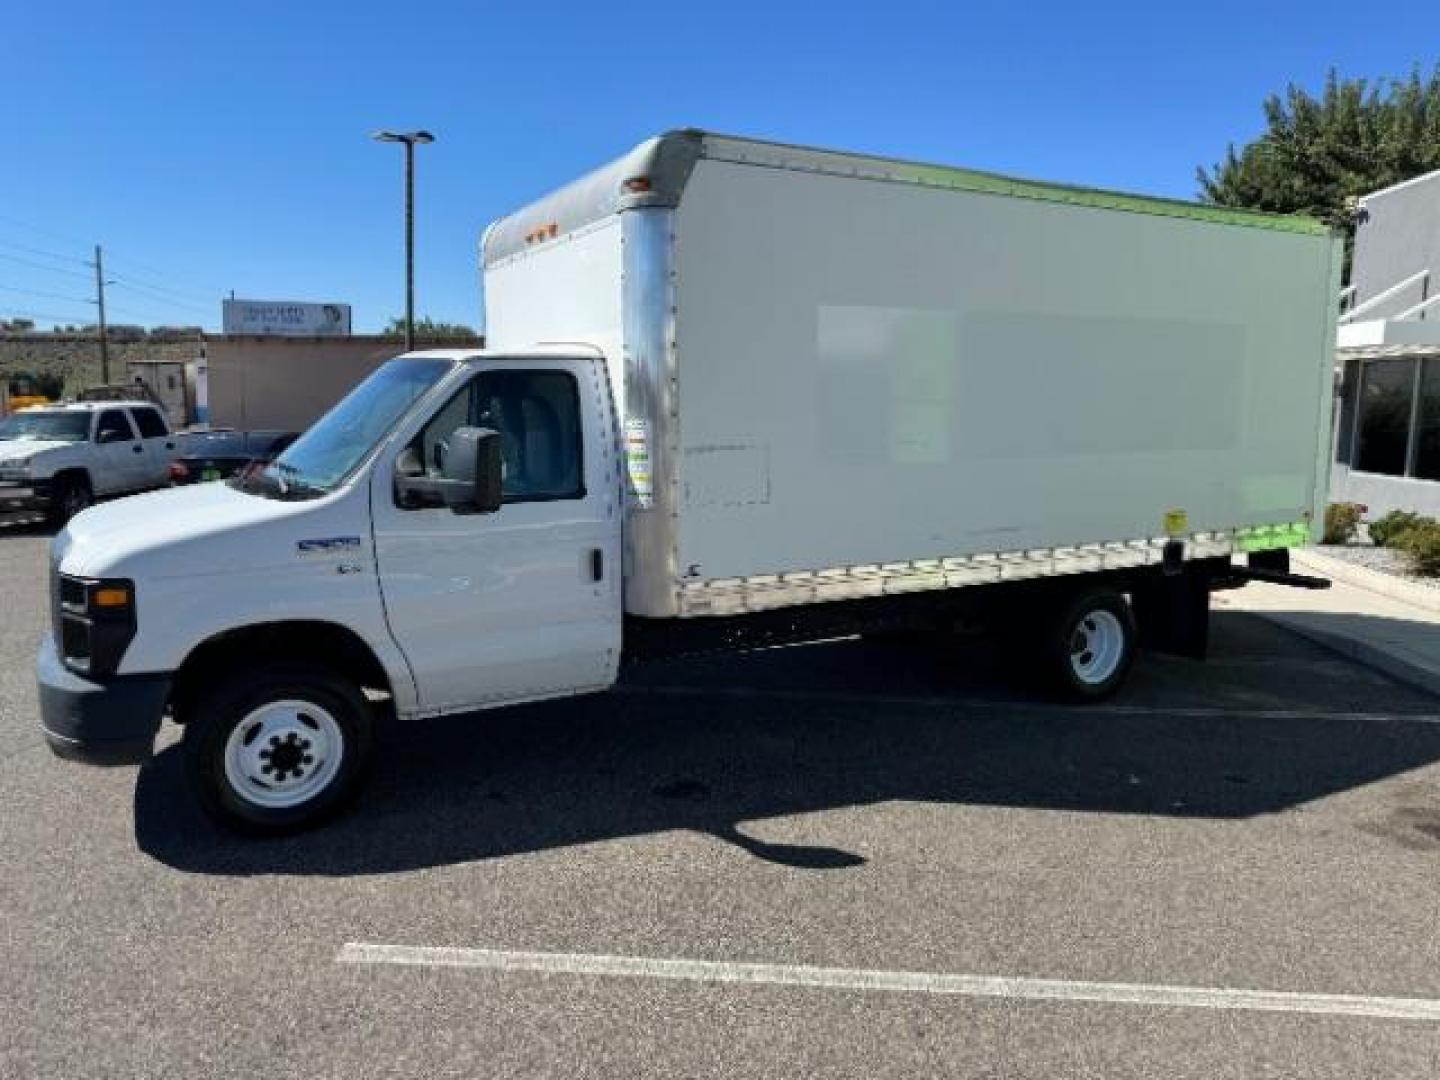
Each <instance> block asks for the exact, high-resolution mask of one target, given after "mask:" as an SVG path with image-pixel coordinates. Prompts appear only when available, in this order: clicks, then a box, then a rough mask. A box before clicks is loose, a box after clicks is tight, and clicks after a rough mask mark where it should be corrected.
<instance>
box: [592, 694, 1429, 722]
mask: <svg viewBox="0 0 1440 1080" xmlns="http://www.w3.org/2000/svg"><path fill="white" fill-rule="evenodd" d="M611 692H612V693H616V694H624V695H627V696H630V697H708V698H730V699H738V700H747V701H748V700H774V701H795V702H809V703H812V704H816V705H884V706H898V707H905V706H910V707H914V708H923V709H963V710H965V711H970V712H974V711H980V710H994V709H1015V708H1023V709H1024V710H1025V711H1026V712H1032V713H1044V712H1052V713H1064V714H1066V715H1070V716H1086V715H1104V714H1110V715H1112V716H1173V717H1177V718H1184V719H1194V720H1204V719H1212V718H1220V717H1232V718H1233V717H1242V716H1243V717H1245V718H1247V719H1251V720H1345V721H1350V722H1352V723H1367V724H1374V723H1406V724H1440V713H1403V712H1402V713H1376V712H1331V711H1327V710H1324V709H1250V708H1246V707H1245V706H1243V705H1237V706H1235V707H1233V708H1220V707H1216V706H1208V705H1188V706H1187V705H1114V704H1106V703H1104V702H1100V703H1096V704H1093V705H1052V704H1050V703H1048V702H1043V701H1000V700H995V701H985V700H981V699H976V698H964V697H937V696H933V695H906V694H866V693H863V692H861V693H834V692H829V691H818V692H817V691H811V690H780V689H775V690H770V689H764V688H759V687H748V686H678V685H657V686H618V687H615V688H614V690H612V691H611Z"/></svg>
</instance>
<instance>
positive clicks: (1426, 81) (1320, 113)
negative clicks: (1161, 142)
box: [1196, 65, 1440, 238]
mask: <svg viewBox="0 0 1440 1080" xmlns="http://www.w3.org/2000/svg"><path fill="white" fill-rule="evenodd" d="M1264 110H1265V133H1264V134H1263V135H1261V136H1260V137H1259V138H1257V139H1255V140H1254V141H1253V142H1250V143H1247V144H1246V145H1245V146H1243V147H1241V148H1239V149H1236V147H1235V145H1234V144H1233V143H1232V144H1231V146H1230V147H1229V149H1228V150H1227V151H1226V154H1225V158H1224V160H1223V161H1221V162H1219V163H1218V164H1217V165H1215V166H1214V167H1213V168H1211V169H1205V168H1204V167H1203V166H1202V167H1201V168H1199V169H1197V170H1196V171H1197V178H1198V180H1199V183H1200V197H1201V198H1202V199H1204V200H1205V201H1206V202H1211V203H1218V204H1219V205H1222V206H1240V207H1248V208H1250V209H1254V210H1270V211H1274V212H1276V213H1281V214H1295V213H1300V214H1309V215H1310V216H1312V217H1317V218H1320V219H1321V220H1322V221H1325V222H1328V223H1329V224H1330V225H1331V226H1333V227H1334V228H1336V229H1339V230H1340V231H1342V232H1343V233H1344V234H1345V235H1346V236H1347V238H1348V237H1349V236H1351V235H1353V232H1354V224H1355V222H1354V215H1355V209H1354V199H1355V197H1356V196H1358V195H1364V194H1365V193H1367V192H1370V191H1375V190H1377V189H1379V188H1383V187H1388V186H1390V185H1391V184H1398V183H1400V182H1401V181H1402V180H1409V179H1411V178H1412V177H1415V176H1419V175H1420V174H1421V173H1426V172H1430V171H1431V170H1434V169H1440V65H1437V66H1436V68H1435V70H1434V71H1433V72H1432V73H1431V74H1430V76H1429V77H1428V78H1424V77H1422V76H1421V74H1420V71H1419V69H1418V68H1417V69H1416V70H1415V71H1413V72H1412V73H1411V74H1410V77H1409V78H1408V79H1392V78H1383V79H1378V80H1376V81H1374V82H1370V81H1367V80H1365V79H1342V78H1340V77H1339V75H1337V74H1336V73H1335V71H1333V70H1332V71H1331V72H1330V74H1329V75H1328V76H1327V77H1326V79H1325V87H1324V89H1323V90H1322V91H1321V92H1320V95H1319V97H1315V96H1313V95H1311V94H1310V93H1308V92H1307V91H1306V90H1304V89H1303V88H1302V87H1298V86H1295V85H1294V84H1293V83H1292V84H1291V85H1290V87H1289V88H1288V89H1287V90H1286V92H1285V95H1284V96H1283V97H1282V96H1280V95H1279V94H1271V95H1270V96H1269V97H1268V98H1266V99H1265V104H1264Z"/></svg>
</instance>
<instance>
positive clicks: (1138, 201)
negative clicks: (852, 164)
mask: <svg viewBox="0 0 1440 1080" xmlns="http://www.w3.org/2000/svg"><path fill="white" fill-rule="evenodd" d="M890 168H891V169H892V170H893V172H894V173H895V176H896V178H897V179H901V180H912V181H914V182H916V183H921V184H931V185H934V186H937V187H948V188H955V189H957V190H960V191H980V192H986V193H989V194H991V195H1009V196H1012V197H1014V198H1019V199H1041V200H1044V201H1045V202H1058V203H1067V204H1069V205H1072V206H1094V207H1098V208H1100V209H1103V210H1125V211H1129V212H1130V213H1134V214H1155V215H1158V216H1160V217H1176V218H1190V219H1192V220H1195V221H1209V222H1214V223H1219V224H1222V225H1243V226H1246V227H1248V228H1254V229H1274V230H1276V231H1277V232H1292V233H1303V234H1305V235H1308V236H1329V235H1330V226H1328V225H1326V224H1325V223H1324V222H1323V221H1317V220H1315V219H1314V218H1309V217H1302V216H1301V215H1299V214H1270V213H1266V212H1264V211H1261V210H1241V209H1237V208H1235V207H1230V206H1211V205H1209V204H1206V203H1192V202H1185V201H1183V200H1181V199H1163V198H1158V197H1155V196H1149V195H1127V194H1124V193H1123V192H1118V191H1102V190H1099V189H1097V188H1085V187H1071V186H1070V185H1067V184H1052V183H1046V182H1042V181H1039V180H1018V179H1015V178H1013V177H1009V176H1000V175H999V174H997V173H986V172H976V171H974V170H973V169H954V168H949V167H946V166H941V165H913V164H910V163H909V162H896V163H894V164H893V165H891V166H890Z"/></svg>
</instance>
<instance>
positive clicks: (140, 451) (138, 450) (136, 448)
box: [130, 443, 145, 454]
mask: <svg viewBox="0 0 1440 1080" xmlns="http://www.w3.org/2000/svg"><path fill="white" fill-rule="evenodd" d="M130 449H131V450H133V451H134V452H135V453H137V454H143V453H144V452H145V447H143V446H141V445H140V444H139V443H136V444H135V445H134V446H132V447H131V448H130Z"/></svg>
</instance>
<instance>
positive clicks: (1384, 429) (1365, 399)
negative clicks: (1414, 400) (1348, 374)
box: [1355, 360, 1415, 476]
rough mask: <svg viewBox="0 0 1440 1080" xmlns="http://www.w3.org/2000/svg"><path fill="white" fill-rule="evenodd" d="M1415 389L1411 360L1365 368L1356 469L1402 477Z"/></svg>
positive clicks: (1361, 388) (1389, 362)
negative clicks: (1411, 404) (1411, 403)
mask: <svg viewBox="0 0 1440 1080" xmlns="http://www.w3.org/2000/svg"><path fill="white" fill-rule="evenodd" d="M1414 387H1415V361H1413V360H1375V361H1373V362H1371V363H1368V364H1366V365H1365V371H1364V375H1363V377H1362V381H1361V384H1360V428H1359V431H1358V433H1357V434H1358V439H1357V443H1358V445H1357V448H1356V449H1357V453H1356V456H1355V467H1356V468H1357V469H1360V470H1362V471H1364V472H1372V473H1386V474H1388V475H1390V476H1404V475H1405V457H1406V451H1407V449H1408V447H1409V437H1410V402H1411V397H1412V394H1413V391H1414Z"/></svg>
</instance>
